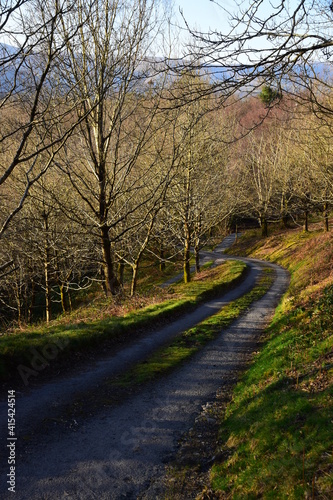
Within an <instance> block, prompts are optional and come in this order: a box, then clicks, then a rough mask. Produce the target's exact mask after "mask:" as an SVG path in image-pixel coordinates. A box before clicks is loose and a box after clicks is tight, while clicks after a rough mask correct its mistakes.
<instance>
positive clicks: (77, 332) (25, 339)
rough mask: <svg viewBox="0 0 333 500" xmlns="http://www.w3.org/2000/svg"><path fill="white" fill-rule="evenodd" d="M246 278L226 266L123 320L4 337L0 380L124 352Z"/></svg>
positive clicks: (56, 325) (231, 264) (57, 324)
mask: <svg viewBox="0 0 333 500" xmlns="http://www.w3.org/2000/svg"><path fill="white" fill-rule="evenodd" d="M246 273H247V267H246V264H245V263H244V262H240V261H226V262H224V263H223V264H222V265H220V266H217V267H216V268H214V269H212V270H209V269H208V270H205V271H203V272H202V273H200V274H198V275H197V276H196V277H195V278H194V279H193V280H192V281H191V282H190V283H188V284H186V285H185V284H177V285H173V286H172V287H169V288H168V289H167V291H166V293H167V295H166V296H167V298H166V300H162V301H161V302H158V303H152V304H151V305H149V306H146V307H143V308H141V309H135V310H133V311H131V312H129V313H128V314H125V315H124V316H114V315H109V316H108V317H106V318H103V319H96V320H95V321H84V320H82V321H80V322H78V323H77V322H76V323H71V322H70V320H71V317H69V319H68V321H69V323H65V324H63V322H62V320H61V319H60V320H59V321H57V320H55V321H53V322H51V323H50V325H49V326H45V325H42V326H40V327H39V326H32V327H27V328H26V329H25V330H24V331H22V332H16V333H8V334H4V335H2V336H0V380H1V379H4V380H6V379H7V380H8V379H10V378H11V379H12V380H13V379H14V378H15V376H16V378H18V367H20V366H21V365H22V366H23V368H24V376H25V378H27V377H28V376H29V377H30V378H29V381H30V379H32V380H34V379H35V376H37V375H39V374H40V373H41V372H42V371H43V370H44V369H45V368H48V369H50V368H49V367H51V369H52V368H54V369H55V370H58V367H59V366H61V364H62V362H63V363H64V366H65V368H66V365H68V364H70V365H71V366H72V365H73V364H74V363H75V360H76V358H77V357H78V359H79V360H80V356H81V357H82V359H84V357H85V356H86V355H88V359H91V358H94V356H95V353H96V356H98V351H100V350H101V349H102V348H107V349H109V350H112V349H114V348H116V347H117V346H118V344H119V343H121V346H122V347H123V346H124V342H133V341H135V340H136V338H137V337H138V336H140V335H143V334H146V333H147V330H152V329H156V328H158V327H160V326H163V324H164V323H165V321H167V320H168V321H169V319H170V317H173V318H177V317H179V316H180V315H181V314H185V313H188V312H190V311H192V310H194V309H195V308H196V307H197V306H198V305H199V304H201V303H203V302H205V301H207V300H210V299H212V298H215V297H218V296H219V295H221V294H223V293H225V292H226V291H228V290H230V289H231V288H232V287H235V286H237V285H238V284H239V283H240V282H241V281H243V279H244V278H245V276H246ZM92 307H96V306H95V305H93V306H92ZM83 312H84V311H83ZM83 312H82V314H83ZM86 357H87V356H86ZM46 371H47V370H45V372H46ZM31 373H33V374H34V375H31Z"/></svg>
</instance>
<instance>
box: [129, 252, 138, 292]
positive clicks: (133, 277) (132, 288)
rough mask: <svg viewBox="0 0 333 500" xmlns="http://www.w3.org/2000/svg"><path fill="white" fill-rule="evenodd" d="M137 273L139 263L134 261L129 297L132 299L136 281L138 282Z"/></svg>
mask: <svg viewBox="0 0 333 500" xmlns="http://www.w3.org/2000/svg"><path fill="white" fill-rule="evenodd" d="M138 271H139V262H138V261H136V262H135V264H134V265H133V267H132V281H131V297H133V295H134V294H135V292H136V285H137V281H138Z"/></svg>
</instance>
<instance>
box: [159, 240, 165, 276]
mask: <svg viewBox="0 0 333 500" xmlns="http://www.w3.org/2000/svg"><path fill="white" fill-rule="evenodd" d="M160 271H161V272H164V271H165V261H164V249H163V246H162V243H161V245H160Z"/></svg>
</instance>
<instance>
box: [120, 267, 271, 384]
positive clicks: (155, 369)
mask: <svg viewBox="0 0 333 500" xmlns="http://www.w3.org/2000/svg"><path fill="white" fill-rule="evenodd" d="M273 280H274V271H273V270H272V269H270V268H266V269H264V270H263V275H262V276H261V277H260V278H259V279H258V282H257V283H256V285H255V287H254V288H253V289H252V290H251V291H250V292H248V293H247V294H245V295H243V296H242V297H241V298H239V299H237V300H234V301H233V302H231V303H230V304H228V305H227V306H225V307H223V309H221V311H219V312H218V313H216V314H214V315H213V316H210V317H209V318H207V319H206V320H204V321H202V322H201V323H199V324H198V325H196V326H194V327H193V328H190V329H189V330H187V331H185V332H184V333H183V334H181V335H180V336H179V337H177V339H176V340H174V341H173V342H172V343H171V344H170V345H168V346H166V347H163V348H161V349H159V350H158V351H156V352H155V353H154V354H153V355H152V356H150V357H149V358H148V359H146V360H145V361H144V362H143V363H138V364H137V365H136V366H135V367H134V368H133V369H131V370H130V371H128V372H127V373H126V374H125V375H122V376H120V377H118V378H117V379H116V380H114V381H113V386H121V387H131V388H133V386H135V385H140V384H142V383H145V382H147V381H150V380H153V379H156V378H157V377H159V376H160V375H162V374H165V373H166V372H168V371H170V370H171V369H172V368H175V367H176V366H178V365H179V364H181V363H182V362H184V361H186V360H187V359H189V358H190V357H191V356H192V355H193V354H194V353H196V352H197V351H199V350H200V349H201V348H202V347H203V346H204V345H205V344H207V343H208V342H209V341H211V340H213V339H215V338H216V337H217V335H219V334H220V333H221V330H222V329H223V328H226V327H227V326H228V325H230V323H231V322H232V321H234V320H235V319H236V318H238V317H239V316H240V315H241V314H242V313H244V312H245V311H246V310H247V309H248V307H249V306H250V305H251V304H252V303H253V302H254V301H256V300H259V299H260V298H261V297H263V295H265V293H266V292H267V291H268V290H269V288H270V287H271V285H272V283H273Z"/></svg>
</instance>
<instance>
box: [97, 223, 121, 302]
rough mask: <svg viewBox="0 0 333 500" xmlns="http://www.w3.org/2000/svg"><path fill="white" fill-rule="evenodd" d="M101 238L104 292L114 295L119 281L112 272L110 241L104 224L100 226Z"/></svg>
mask: <svg viewBox="0 0 333 500" xmlns="http://www.w3.org/2000/svg"><path fill="white" fill-rule="evenodd" d="M101 238H102V255H103V272H104V283H105V294H106V295H110V294H112V295H116V294H117V292H118V290H119V283H118V280H117V277H116V275H115V272H114V266H113V260H112V253H111V242H110V238H109V229H108V227H107V226H106V225H104V226H102V228H101Z"/></svg>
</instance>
